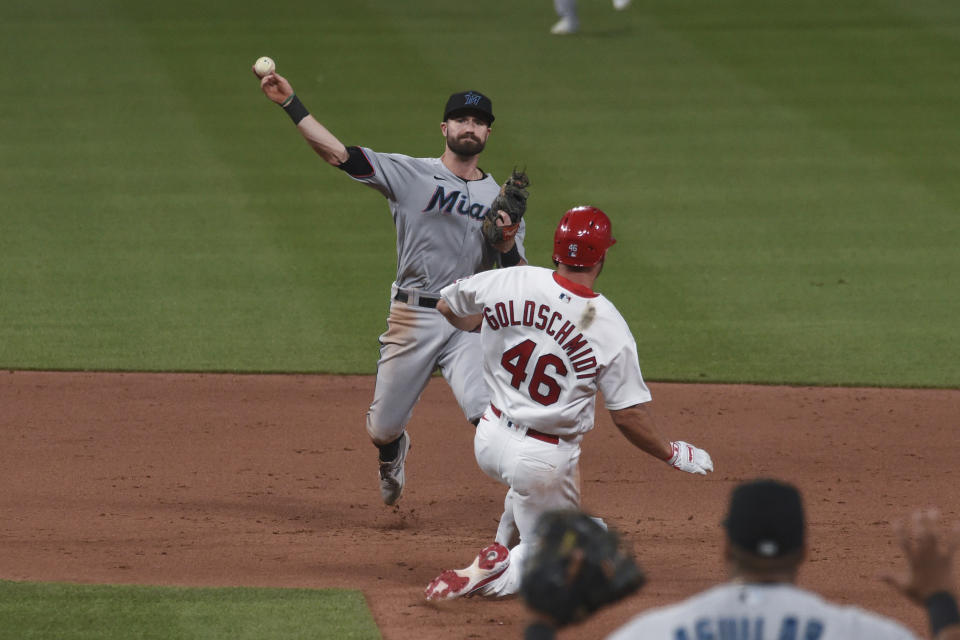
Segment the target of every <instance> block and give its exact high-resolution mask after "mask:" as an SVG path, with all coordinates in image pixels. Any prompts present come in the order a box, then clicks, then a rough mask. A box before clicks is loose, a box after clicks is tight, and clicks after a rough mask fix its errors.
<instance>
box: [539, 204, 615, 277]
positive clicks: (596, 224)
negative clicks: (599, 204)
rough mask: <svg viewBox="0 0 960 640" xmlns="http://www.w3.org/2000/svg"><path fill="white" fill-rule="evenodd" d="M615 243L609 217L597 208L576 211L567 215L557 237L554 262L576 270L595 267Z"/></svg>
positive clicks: (558, 226)
mask: <svg viewBox="0 0 960 640" xmlns="http://www.w3.org/2000/svg"><path fill="white" fill-rule="evenodd" d="M615 242H616V240H614V239H613V238H612V237H611V236H610V218H608V217H607V214H605V213H604V212H603V211H601V210H600V209H597V208H596V207H575V208H573V209H570V210H569V211H567V212H566V213H565V214H563V217H562V218H560V224H558V225H557V231H556V232H555V233H554V234H553V259H554V260H556V261H557V262H560V263H563V264H567V265H570V266H573V267H592V266H593V265H595V264H597V263H598V262H600V261H601V260H603V256H604V255H605V254H606V253H607V249H609V248H610V247H612V246H613V245H614V243H615Z"/></svg>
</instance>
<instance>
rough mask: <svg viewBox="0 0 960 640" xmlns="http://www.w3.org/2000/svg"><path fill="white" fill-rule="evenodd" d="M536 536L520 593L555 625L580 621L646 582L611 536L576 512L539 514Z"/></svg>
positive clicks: (531, 605) (612, 533)
mask: <svg viewBox="0 0 960 640" xmlns="http://www.w3.org/2000/svg"><path fill="white" fill-rule="evenodd" d="M536 540H537V543H536V547H535V549H534V551H533V554H532V556H531V558H530V560H529V561H527V563H526V567H525V568H524V573H523V577H522V580H521V583H520V595H521V596H522V597H523V599H524V600H525V601H526V603H527V605H528V606H529V607H530V608H532V609H534V610H536V611H539V612H540V613H542V614H545V615H546V616H547V617H548V618H550V620H552V621H553V623H554V624H556V625H557V626H558V627H562V626H565V625H568V624H571V623H574V622H579V621H581V620H584V619H585V618H587V617H588V616H589V615H590V614H592V613H593V612H594V611H596V610H597V609H599V608H600V607H602V606H604V605H606V604H610V603H613V602H616V601H618V600H620V599H621V598H623V597H625V596H627V595H629V594H631V593H633V592H635V591H637V590H638V589H639V588H640V587H641V586H643V583H644V582H645V581H646V577H645V576H644V575H643V572H642V571H641V570H640V569H639V568H638V567H637V565H636V564H635V563H634V561H633V559H632V558H630V557H629V556H628V555H627V554H626V552H625V551H624V550H623V549H622V548H621V547H620V542H619V538H618V537H617V535H616V534H615V533H614V532H612V531H608V530H607V529H605V528H604V527H603V526H601V525H600V524H599V523H598V522H597V521H596V520H594V519H593V518H591V517H590V516H588V515H586V514H584V513H581V512H579V511H550V512H547V513H545V514H543V516H541V517H540V520H538V521H537V529H536Z"/></svg>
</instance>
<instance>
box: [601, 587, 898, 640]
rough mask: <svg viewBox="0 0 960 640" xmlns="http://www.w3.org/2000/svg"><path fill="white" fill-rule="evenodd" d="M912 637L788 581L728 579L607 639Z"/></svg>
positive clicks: (883, 639) (888, 639)
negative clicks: (746, 582) (747, 582)
mask: <svg viewBox="0 0 960 640" xmlns="http://www.w3.org/2000/svg"><path fill="white" fill-rule="evenodd" d="M641 638H642V639H643V640H702V639H704V638H711V639H714V640H726V639H727V638H730V639H731V640H915V636H914V635H913V634H912V633H911V632H910V631H908V630H907V629H906V628H905V627H903V626H902V625H900V624H898V623H896V622H894V621H893V620H890V619H888V618H884V617H882V616H879V615H877V614H874V613H871V612H869V611H865V610H863V609H860V608H858V607H852V606H840V605H836V604H833V603H830V602H827V601H826V600H824V599H823V598H821V597H820V596H818V595H817V594H815V593H811V592H809V591H805V590H803V589H800V588H798V587H796V586H794V585H791V584H782V583H781V584H770V585H762V584H743V583H737V582H728V583H725V584H721V585H719V586H716V587H713V588H712V589H708V590H707V591H704V592H702V593H699V594H697V595H695V596H693V597H692V598H690V599H688V600H684V601H683V602H680V603H677V604H674V605H670V606H667V607H662V608H659V609H653V610H651V611H649V612H647V613H644V614H641V615H639V616H637V617H636V618H634V619H633V620H631V621H630V622H628V623H627V624H625V625H624V626H623V627H621V628H620V629H618V630H617V631H615V632H614V633H613V634H612V635H610V636H608V637H607V640H639V639H641Z"/></svg>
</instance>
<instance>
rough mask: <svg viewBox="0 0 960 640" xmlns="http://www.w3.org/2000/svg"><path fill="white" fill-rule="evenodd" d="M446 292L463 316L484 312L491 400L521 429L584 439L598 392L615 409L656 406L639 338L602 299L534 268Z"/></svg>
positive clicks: (489, 275)
mask: <svg viewBox="0 0 960 640" xmlns="http://www.w3.org/2000/svg"><path fill="white" fill-rule="evenodd" d="M441 293H442V295H443V299H444V300H446V302H447V304H448V305H449V306H450V309H451V311H453V312H454V313H455V314H457V315H460V316H466V315H471V314H476V313H482V314H483V324H482V328H481V331H480V341H481V345H482V349H483V375H484V380H485V381H486V383H487V386H488V387H489V389H490V395H491V397H490V400H491V402H492V403H493V404H494V406H496V407H497V408H498V409H500V410H501V411H502V412H503V413H504V414H505V415H507V416H509V417H510V419H511V420H513V421H515V422H516V423H517V424H521V425H524V426H526V427H529V428H533V429H537V430H538V431H542V432H544V433H549V434H553V435H557V436H576V435H579V434H583V433H586V432H587V431H589V430H590V429H592V428H593V426H594V414H595V409H596V407H595V404H596V395H597V390H598V389H599V390H600V391H602V392H603V397H604V401H605V404H606V407H607V408H608V409H612V410H617V409H625V408H627V407H631V406H633V405H636V404H641V403H644V402H649V401H650V399H651V398H650V391H649V390H648V389H647V385H646V383H645V382H644V381H643V375H642V374H641V372H640V364H639V362H638V361H637V345H636V342H635V341H634V339H633V334H632V333H631V332H630V328H629V327H628V326H627V323H626V321H625V320H624V319H623V316H621V315H620V312H619V311H617V309H616V308H615V307H614V306H613V303H611V302H610V301H609V300H607V299H606V298H605V297H603V296H602V295H600V294H598V293H595V292H593V291H591V290H590V289H587V288H586V287H583V286H580V285H577V284H575V283H573V282H571V281H569V280H567V279H566V278H563V277H562V276H560V275H559V274H557V273H555V272H554V271H552V270H550V269H544V268H542V267H534V266H518V267H511V268H510V269H498V270H496V271H487V272H485V273H480V274H477V275H475V276H473V277H470V278H466V279H463V280H460V281H458V282H455V283H454V284H452V285H449V286H447V287H445V288H444V289H443V290H442V292H441Z"/></svg>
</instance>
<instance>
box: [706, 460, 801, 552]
mask: <svg viewBox="0 0 960 640" xmlns="http://www.w3.org/2000/svg"><path fill="white" fill-rule="evenodd" d="M723 526H724V528H726V530H727V537H728V538H729V539H730V542H731V543H732V544H733V545H734V546H736V547H739V548H740V549H742V550H743V551H746V552H747V553H749V554H751V555H754V556H757V557H760V558H781V557H783V556H786V555H788V554H791V553H793V552H795V551H797V550H798V549H801V548H802V547H803V539H804V529H805V525H804V517H803V501H802V500H801V498H800V492H799V491H797V489H796V487H793V486H792V485H789V484H786V483H783V482H778V481H776V480H767V479H761V480H754V481H751V482H746V483H744V484H741V485H739V486H737V487H736V488H735V489H734V490H733V492H732V493H731V495H730V509H729V511H728V513H727V517H726V520H724V522H723Z"/></svg>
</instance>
